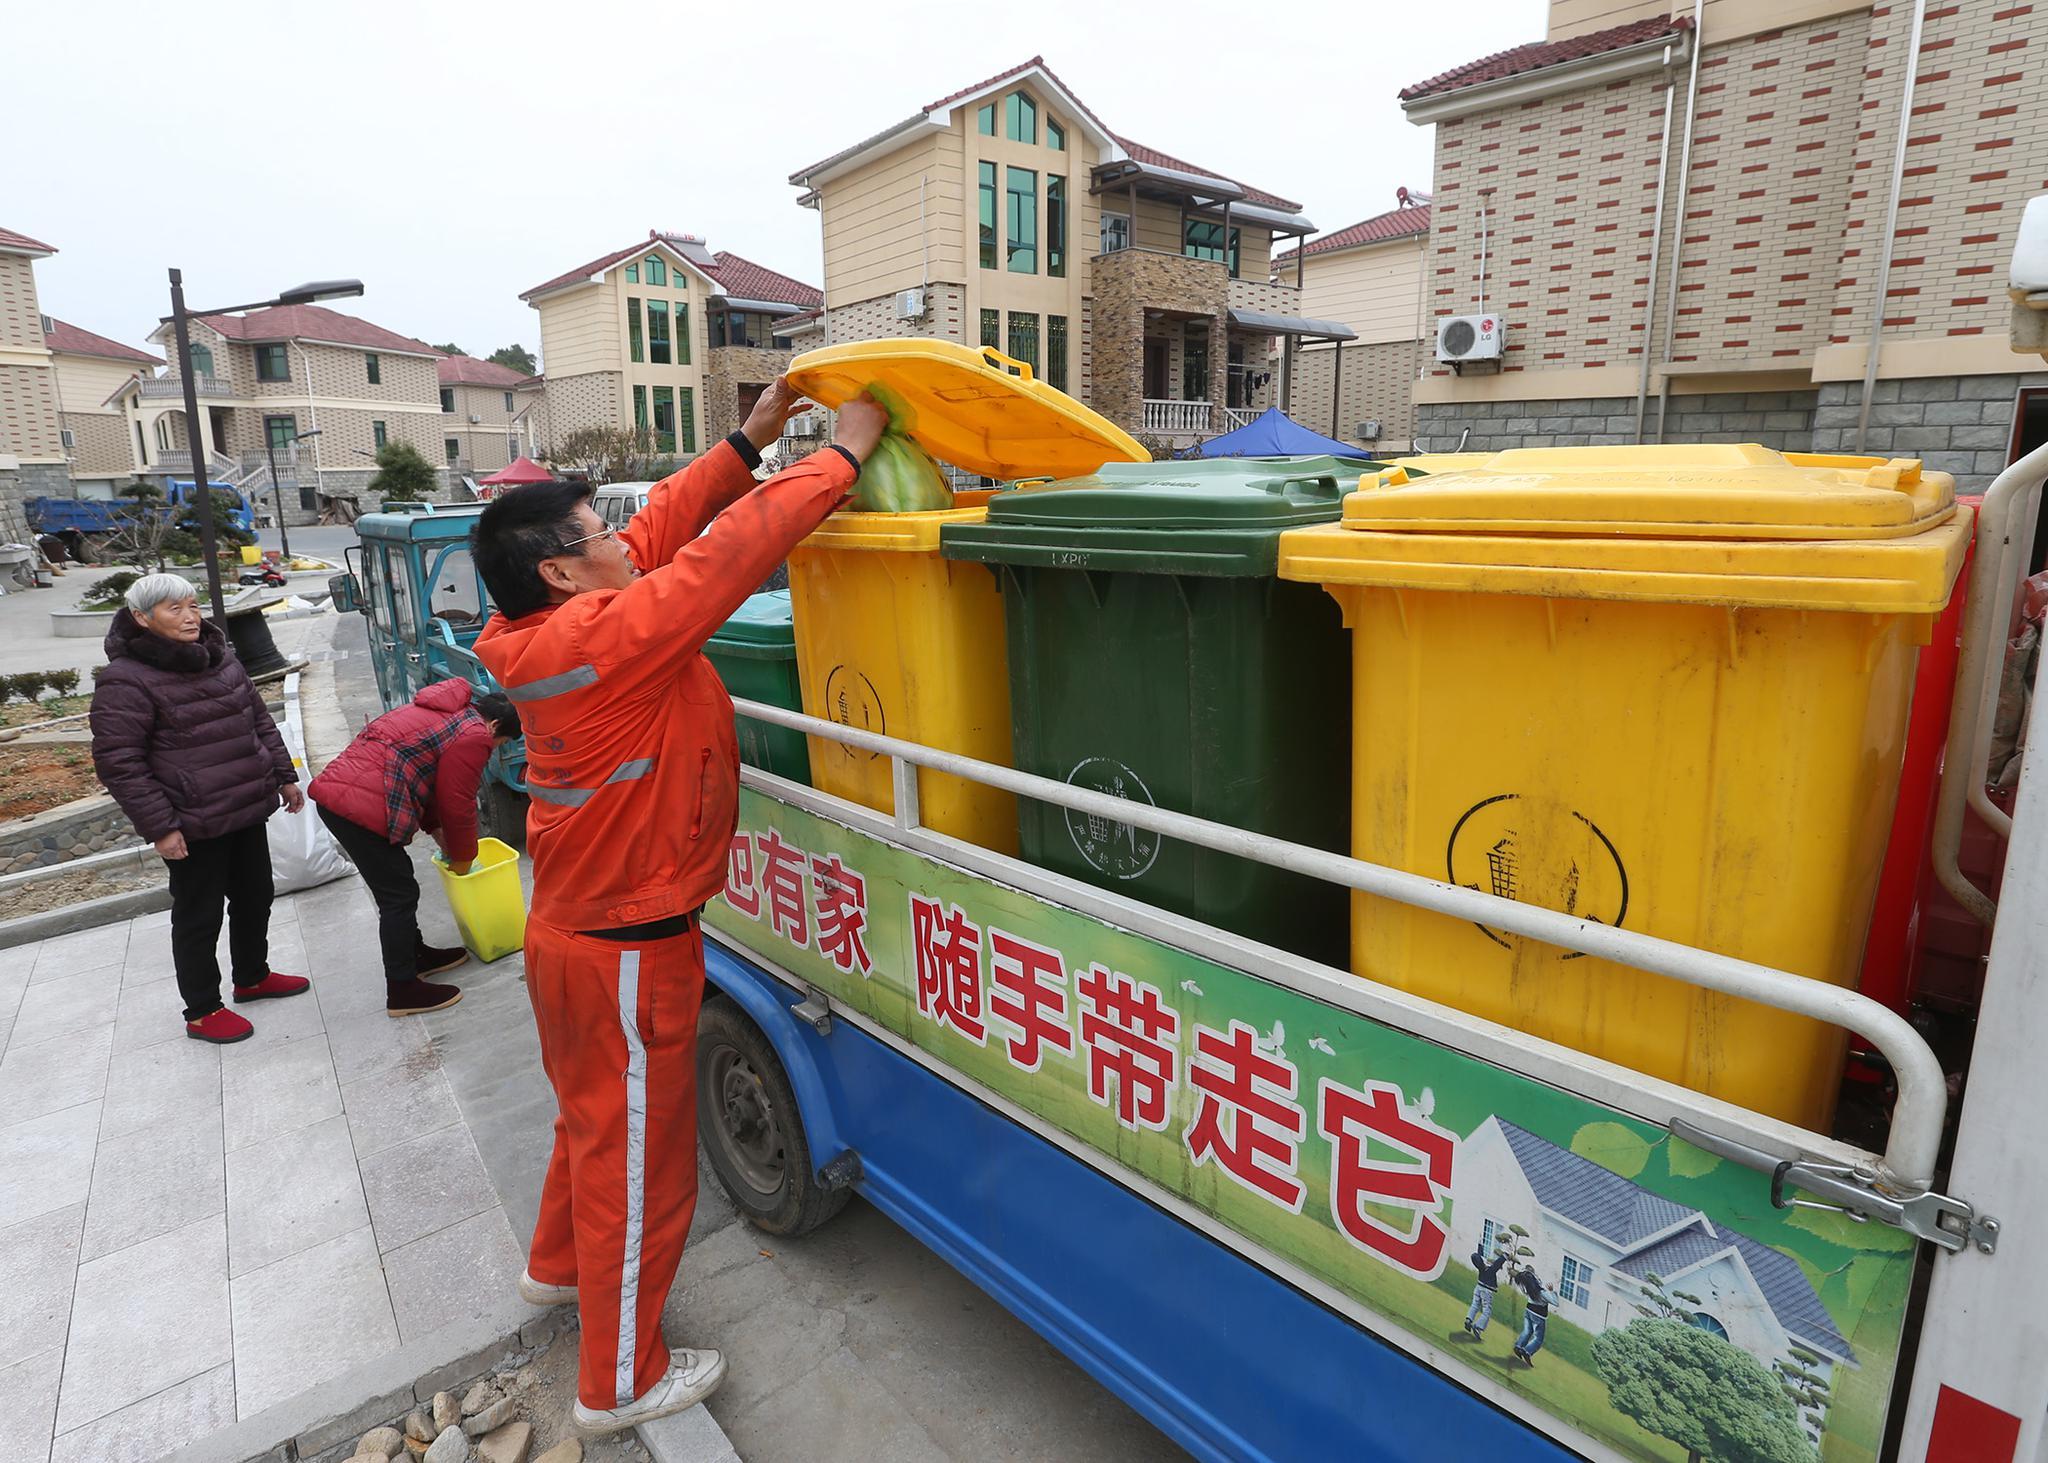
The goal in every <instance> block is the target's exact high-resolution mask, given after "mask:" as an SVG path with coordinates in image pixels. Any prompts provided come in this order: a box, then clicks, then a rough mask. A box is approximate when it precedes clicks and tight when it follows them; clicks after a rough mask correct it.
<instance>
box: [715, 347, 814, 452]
mask: <svg viewBox="0 0 2048 1463" xmlns="http://www.w3.org/2000/svg"><path fill="white" fill-rule="evenodd" d="M790 359H791V352H789V351H776V350H760V349H756V348H754V347H750V346H735V345H727V346H718V347H715V348H713V349H710V350H707V351H705V352H704V400H703V401H702V402H701V403H699V406H698V417H697V448H698V450H699V451H704V450H707V449H708V448H709V447H710V446H711V444H712V443H714V442H718V441H722V440H723V439H725V438H726V437H729V436H731V435H732V434H733V433H734V432H736V431H738V430H739V426H740V422H741V421H742V420H743V418H742V416H741V413H740V401H739V396H740V388H741V387H742V386H766V385H767V384H768V383H769V382H771V381H773V380H774V379H775V378H776V377H777V376H780V375H781V374H782V373H783V372H784V371H787V370H788V369H789V362H790Z"/></svg>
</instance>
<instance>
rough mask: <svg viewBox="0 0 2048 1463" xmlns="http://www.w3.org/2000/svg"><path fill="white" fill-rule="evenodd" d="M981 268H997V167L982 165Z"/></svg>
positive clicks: (990, 164)
mask: <svg viewBox="0 0 2048 1463" xmlns="http://www.w3.org/2000/svg"><path fill="white" fill-rule="evenodd" d="M981 267H982V268H983V269H994V268H995V267H996V165H995V164H994V163H983V164H982V165H981Z"/></svg>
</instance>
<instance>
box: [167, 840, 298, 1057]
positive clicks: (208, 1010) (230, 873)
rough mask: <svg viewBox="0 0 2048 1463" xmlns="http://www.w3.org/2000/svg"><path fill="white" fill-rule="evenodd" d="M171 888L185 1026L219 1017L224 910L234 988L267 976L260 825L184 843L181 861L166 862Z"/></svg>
mask: <svg viewBox="0 0 2048 1463" xmlns="http://www.w3.org/2000/svg"><path fill="white" fill-rule="evenodd" d="M164 867H165V869H166V870H167V871H168V872H169V874H170V882H171V961H172V965H173V967H174V968H175V969H176V971H177V973H178V994H179V995H180V996H183V997H184V998H185V1019H186V1020H187V1021H197V1020H198V1019H199V1018H200V1017H202V1016H210V1015H212V1014H213V1013H214V1012H215V1011H218V1010H219V1009H220V960H219V958H218V957H217V956H216V955H215V954H214V946H215V945H216V944H218V943H219V941H220V920H221V906H222V904H223V903H225V904H226V906H227V920H228V959H229V967H230V969H231V970H232V972H233V974H234V981H235V984H236V985H238V986H252V985H261V984H262V983H263V982H264V981H265V980H267V979H268V978H269V976H270V900H271V885H270V839H269V838H268V837H267V836H266V835H265V834H264V832H263V825H262V824H261V823H258V824H256V825H255V826H253V827H250V828H238V829H236V830H235V831H234V832H233V833H223V834H221V835H220V837H218V838H188V839H186V840H185V857H183V858H181V859H167V860H166V861H165V863H164Z"/></svg>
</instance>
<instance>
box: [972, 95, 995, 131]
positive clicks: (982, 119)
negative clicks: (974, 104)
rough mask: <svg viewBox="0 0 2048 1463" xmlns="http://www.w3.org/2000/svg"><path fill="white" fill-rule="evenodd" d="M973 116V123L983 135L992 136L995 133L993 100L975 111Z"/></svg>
mask: <svg viewBox="0 0 2048 1463" xmlns="http://www.w3.org/2000/svg"><path fill="white" fill-rule="evenodd" d="M974 116H975V125H976V126H978V127H979V128H980V129H981V135H982V136H983V137H993V136H995V135H996V104H995V103H994V102H990V103H989V104H988V105H987V106H985V107H983V108H982V109H981V110H980V111H979V112H976V113H975V114H974Z"/></svg>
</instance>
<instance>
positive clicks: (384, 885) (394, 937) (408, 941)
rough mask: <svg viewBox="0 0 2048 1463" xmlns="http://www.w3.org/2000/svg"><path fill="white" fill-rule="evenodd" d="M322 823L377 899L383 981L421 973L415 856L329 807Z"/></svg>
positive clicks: (322, 814) (323, 812)
mask: <svg viewBox="0 0 2048 1463" xmlns="http://www.w3.org/2000/svg"><path fill="white" fill-rule="evenodd" d="M320 821H321V822H323V823H325V824H326V825H327V831H328V832H329V833H332V834H333V835H334V841H335V842H336V843H338V844H340V845H341V851H342V852H343V853H345V854H347V855H348V858H349V862H350V863H352V864H354V865H355V866H356V872H357V873H359V874H361V875H362V876H363V882H364V883H365V884H367V885H369V886H370V896H371V898H373V899H375V900H376V901H377V942H378V944H379V945H381V946H382V947H383V951H384V979H385V980H387V981H389V982H390V983H391V984H393V985H399V984H402V983H403V982H405V981H409V980H412V979H414V978H415V977H416V976H417V975H418V974H419V951H420V946H421V945H422V944H423V943H424V941H422V940H421V938H420V919H419V915H420V881H419V880H418V879H416V878H414V877H413V872H412V855H411V854H409V853H407V852H406V851H405V845H404V844H402V843H393V842H392V841H391V840H390V839H388V838H386V837H385V836H384V835H383V834H381V833H376V832H372V831H371V830H370V829H368V828H365V827H364V826H363V825H362V824H360V823H356V822H352V821H351V820H349V819H347V818H344V817H342V816H341V815H340V814H339V813H335V812H332V811H330V810H329V809H327V808H322V809H321V810H320Z"/></svg>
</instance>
